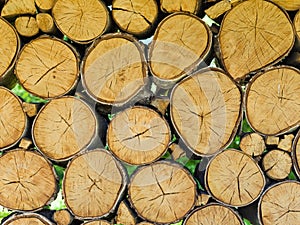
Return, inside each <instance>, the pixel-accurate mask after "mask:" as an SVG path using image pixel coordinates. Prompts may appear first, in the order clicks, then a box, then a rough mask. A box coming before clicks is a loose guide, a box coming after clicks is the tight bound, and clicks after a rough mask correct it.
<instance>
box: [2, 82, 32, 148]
mask: <svg viewBox="0 0 300 225" xmlns="http://www.w3.org/2000/svg"><path fill="white" fill-rule="evenodd" d="M26 126H27V117H26V115H25V113H24V111H23V108H22V103H21V101H20V99H19V98H18V97H17V96H16V95H14V94H13V93H12V92H11V91H9V90H8V89H6V88H4V87H0V150H4V149H6V148H9V147H11V146H13V145H14V144H16V143H17V142H18V141H19V140H20V139H21V137H22V135H23V134H24V132H25V130H26Z"/></svg>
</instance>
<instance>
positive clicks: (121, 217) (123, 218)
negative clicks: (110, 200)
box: [115, 201, 136, 225]
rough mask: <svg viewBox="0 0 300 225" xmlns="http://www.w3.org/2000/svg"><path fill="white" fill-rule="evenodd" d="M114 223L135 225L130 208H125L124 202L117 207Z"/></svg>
mask: <svg viewBox="0 0 300 225" xmlns="http://www.w3.org/2000/svg"><path fill="white" fill-rule="evenodd" d="M115 223H116V224H122V225H135V224H136V219H135V217H134V216H133V215H132V212H131V210H130V208H129V207H128V206H127V204H126V203H125V202H124V201H123V202H121V203H120V205H119V208H118V211H117V215H116V219H115Z"/></svg>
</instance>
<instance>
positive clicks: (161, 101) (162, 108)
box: [151, 98, 170, 115]
mask: <svg viewBox="0 0 300 225" xmlns="http://www.w3.org/2000/svg"><path fill="white" fill-rule="evenodd" d="M169 104H170V99H169V98H154V99H153V100H152V101H151V105H152V106H154V107H155V108H156V109H157V110H158V111H159V112H160V113H161V114H162V115H165V114H166V112H167V109H168V106H169Z"/></svg>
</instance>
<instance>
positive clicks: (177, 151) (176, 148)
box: [169, 143, 186, 160]
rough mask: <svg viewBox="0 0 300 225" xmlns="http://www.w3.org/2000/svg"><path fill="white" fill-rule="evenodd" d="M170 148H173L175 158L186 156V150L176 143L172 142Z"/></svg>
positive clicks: (172, 153)
mask: <svg viewBox="0 0 300 225" xmlns="http://www.w3.org/2000/svg"><path fill="white" fill-rule="evenodd" d="M169 149H170V150H171V155H172V158H173V159H174V160H177V159H179V158H181V157H184V156H186V152H185V151H184V150H183V149H182V148H181V147H180V146H179V145H178V144H176V143H172V144H171V145H170V146H169Z"/></svg>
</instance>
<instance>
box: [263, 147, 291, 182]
mask: <svg viewBox="0 0 300 225" xmlns="http://www.w3.org/2000/svg"><path fill="white" fill-rule="evenodd" d="M262 165H263V170H264V171H265V172H266V174H267V175H268V176H269V177H270V178H272V179H274V180H283V179H285V178H286V177H287V176H288V175H289V174H290V172H291V168H292V158H291V156H290V155H289V154H288V153H287V152H284V151H281V150H271V151H269V152H268V153H267V154H266V155H265V156H264V158H263V161H262Z"/></svg>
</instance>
